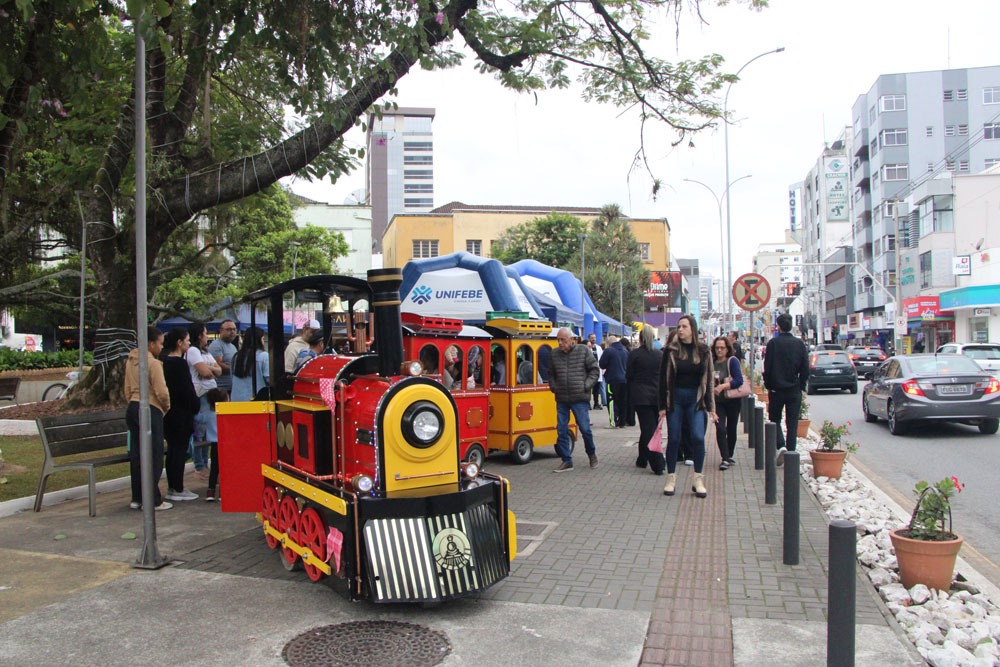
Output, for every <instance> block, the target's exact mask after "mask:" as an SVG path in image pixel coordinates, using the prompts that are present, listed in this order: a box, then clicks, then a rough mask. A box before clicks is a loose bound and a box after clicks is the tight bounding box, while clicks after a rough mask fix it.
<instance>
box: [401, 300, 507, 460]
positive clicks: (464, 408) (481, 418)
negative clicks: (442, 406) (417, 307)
mask: <svg viewBox="0 0 1000 667" xmlns="http://www.w3.org/2000/svg"><path fill="white" fill-rule="evenodd" d="M403 348H404V353H405V357H406V359H411V360H419V361H420V363H421V364H422V365H423V367H424V375H425V376H427V377H429V378H433V379H435V380H437V381H439V382H440V383H441V384H443V385H444V387H445V389H448V390H449V391H450V392H451V396H452V399H454V401H455V405H456V407H457V408H458V415H459V424H458V429H459V455H460V456H461V458H462V460H463V461H470V462H473V463H475V464H477V465H478V466H480V467H482V465H483V463H484V461H485V460H486V451H487V429H488V424H489V407H490V400H489V398H490V395H489V386H488V385H487V384H486V383H488V382H489V368H490V335H489V334H488V333H487V332H486V331H484V330H482V329H479V328H477V327H473V326H468V325H466V324H463V323H462V320H457V319H451V318H446V317H429V316H422V315H415V314H413V313H404V314H403ZM484 369H485V370H484Z"/></svg>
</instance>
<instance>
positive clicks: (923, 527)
mask: <svg viewBox="0 0 1000 667" xmlns="http://www.w3.org/2000/svg"><path fill="white" fill-rule="evenodd" d="M964 488H965V485H964V484H962V483H961V482H959V481H958V478H957V477H945V478H944V479H942V480H941V481H940V482H938V483H936V484H928V483H927V482H925V481H923V480H921V481H919V482H917V485H916V486H915V487H914V488H913V492H914V493H915V494H916V495H917V506H916V507H915V508H914V509H913V515H912V516H910V524H909V525H908V526H907V527H906V529H905V530H903V531H901V533H902V534H903V536H904V537H909V538H910V539H914V540H924V541H928V542H945V541H948V540H954V539H956V537H957V536H956V535H955V534H954V533H953V532H951V499H952V497H954V495H955V494H956V493H961V491H962V489H964Z"/></svg>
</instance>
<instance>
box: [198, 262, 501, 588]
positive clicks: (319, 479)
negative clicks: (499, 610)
mask: <svg viewBox="0 0 1000 667" xmlns="http://www.w3.org/2000/svg"><path fill="white" fill-rule="evenodd" d="M400 283H401V276H400V272H399V271H398V270H397V269H378V270H373V271H369V272H368V280H367V281H365V280H361V279H358V278H351V277H344V276H305V277H302V278H296V279H293V280H291V281H287V282H285V283H281V284H279V285H275V286H274V287H270V288H267V289H263V290H260V291H258V292H255V293H253V294H250V295H249V296H248V297H247V298H246V300H247V301H249V302H250V303H251V304H252V305H253V306H254V308H253V310H252V312H253V313H254V315H252V317H251V319H252V321H251V325H255V324H256V322H255V321H253V320H255V319H256V313H257V310H258V308H260V307H261V306H265V307H266V312H267V327H266V329H267V331H268V332H269V333H270V334H271V335H269V336H268V339H269V345H270V348H271V349H270V350H269V352H270V378H272V379H276V380H272V382H271V383H270V384H271V385H272V392H273V393H272V400H270V401H248V402H230V403H220V404H218V406H217V409H218V433H219V460H220V475H221V479H220V489H221V492H222V493H221V496H222V509H223V511H235V512H247V511H250V512H256V513H257V516H258V518H259V520H260V521H261V523H262V525H263V532H264V538H265V540H266V542H267V545H268V546H269V547H270V548H272V549H280V555H281V559H282V562H283V563H284V564H285V565H286V567H289V568H292V567H296V566H298V565H300V564H301V566H302V567H303V568H304V570H305V572H306V574H307V575H308V576H309V578H310V579H312V580H313V581H325V582H327V583H329V584H330V585H331V586H333V587H334V588H336V589H338V590H340V591H342V592H343V593H344V594H346V595H347V596H348V597H350V598H352V599H368V600H372V601H375V602H426V601H430V602H433V601H441V600H448V599H452V598H457V597H462V596H467V595H471V594H475V593H477V592H479V591H482V590H484V589H486V588H487V587H489V586H491V585H492V584H495V583H496V582H497V581H500V580H501V579H503V578H504V577H506V576H507V575H508V573H509V571H510V562H511V561H512V560H513V558H514V555H515V552H516V522H515V517H514V514H513V512H511V511H510V509H509V508H508V505H507V492H508V486H509V485H508V482H507V481H506V480H505V479H503V478H501V477H499V476H497V475H491V474H489V473H485V472H483V471H482V470H481V469H480V466H478V465H476V464H475V463H469V462H465V463H463V462H462V461H461V459H460V452H459V447H460V444H459V411H458V409H457V408H456V401H455V399H454V398H453V397H452V395H451V393H450V392H449V391H448V390H446V389H445V387H444V386H443V384H442V383H441V382H439V381H438V380H436V379H432V378H428V377H422V376H421V375H422V372H423V370H424V369H423V367H422V365H421V364H420V363H419V362H418V360H415V359H414V360H410V361H404V353H403V337H402V331H403V330H402V326H401V321H400V313H399V285H400ZM289 293H291V294H293V295H294V297H293V300H292V303H296V304H299V305H300V307H301V304H309V303H312V304H319V305H321V310H322V313H323V326H324V331H325V332H326V333H327V334H331V333H333V334H336V330H335V327H334V321H335V319H337V318H341V321H342V322H343V323H344V327H345V328H344V337H346V338H351V339H353V343H354V350H353V351H352V352H351V353H350V354H343V355H321V356H319V357H317V358H315V359H313V360H312V361H310V362H308V363H307V364H306V365H305V366H303V367H302V368H301V369H300V370H299V372H298V373H297V374H296V375H295V376H294V377H292V378H286V377H285V375H284V368H283V363H282V361H283V358H282V354H281V352H282V351H283V348H284V336H283V335H282V334H281V333H278V332H283V315H284V303H285V300H286V298H287V297H288V295H289ZM340 309H343V310H340ZM365 321H367V322H368V325H369V327H370V328H369V331H371V333H372V334H373V335H372V340H371V343H372V349H373V350H374V352H369V351H366V350H367V345H368V343H369V340H368V339H367V337H366V336H365V335H364V331H362V332H361V333H360V334H359V335H355V332H353V331H351V326H350V325H352V324H353V323H355V322H365ZM275 334H277V335H275ZM256 389H257V388H256V387H255V390H256Z"/></svg>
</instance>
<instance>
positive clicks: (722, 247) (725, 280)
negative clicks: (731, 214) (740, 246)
mask: <svg viewBox="0 0 1000 667" xmlns="http://www.w3.org/2000/svg"><path fill="white" fill-rule="evenodd" d="M752 175H753V174H747V175H746V176H740V177H739V178H737V179H736V180H735V181H733V182H732V183H727V185H726V189H725V190H723V191H722V196H721V197H720V196H719V195H717V194H715V190H713V189H712V188H710V187H709V186H707V185H706V184H704V183H702V182H701V181H696V180H694V179H693V178H685V179H684V180H685V181H687V182H688V183H696V184H698V185H700V186H701V187H703V188H705V189H706V190H708V191H709V193H711V195H712V197H714V198H715V204H716V206H718V208H719V252H720V255H719V265H720V266H722V269H721V270H722V285H723V290H725V289H727V288H728V289H732V283H733V276H732V275H731V274H730V275H729V276H728V277H727V276H726V270H725V269H726V267H725V265H724V264H723V262H724V261H725V260H726V234H725V230H724V229H723V228H722V200H723V199H725V200H726V203H727V204H728V202H729V188H731V187H733V185H735V184H736V183H739V182H740V181H742V180H743V179H744V178H750V177H751V176H752ZM726 177H727V179H728V177H729V174H728V173H727V174H726ZM732 268H733V267H732V264H730V265H729V270H730V272H732ZM725 301H726V310H725V312H726V319H727V320H729V324H730V327H729V330H730V331H732V330H733V329H735V327H734V326H732V318H731V317H729V314H730V313H731V312H732V299H730V298H728V297H726V298H725Z"/></svg>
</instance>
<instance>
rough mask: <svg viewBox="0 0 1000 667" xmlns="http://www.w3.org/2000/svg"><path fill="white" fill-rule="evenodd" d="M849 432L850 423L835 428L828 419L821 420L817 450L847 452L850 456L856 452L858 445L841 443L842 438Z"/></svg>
mask: <svg viewBox="0 0 1000 667" xmlns="http://www.w3.org/2000/svg"><path fill="white" fill-rule="evenodd" d="M850 432H851V422H847V423H846V424H841V425H840V426H837V425H836V424H834V423H833V422H832V421H830V420H829V419H824V420H823V426H821V427H820V429H819V448H820V449H821V450H823V451H825V452H840V451H845V450H846V451H847V452H848V453H850V454H853V453H854V452H856V451H858V443H856V442H842V441H843V439H844V436H846V435H847V434H848V433H850Z"/></svg>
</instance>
